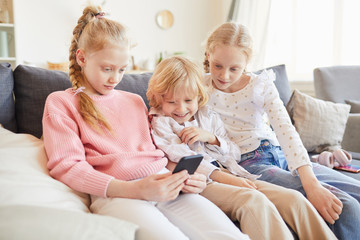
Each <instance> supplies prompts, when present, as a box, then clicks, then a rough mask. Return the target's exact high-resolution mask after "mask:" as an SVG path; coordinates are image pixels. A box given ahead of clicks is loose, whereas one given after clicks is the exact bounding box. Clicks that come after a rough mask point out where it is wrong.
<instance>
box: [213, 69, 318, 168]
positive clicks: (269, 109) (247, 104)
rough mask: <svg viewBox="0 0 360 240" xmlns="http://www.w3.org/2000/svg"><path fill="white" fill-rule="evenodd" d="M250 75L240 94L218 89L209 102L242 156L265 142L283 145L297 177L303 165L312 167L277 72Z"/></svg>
mask: <svg viewBox="0 0 360 240" xmlns="http://www.w3.org/2000/svg"><path fill="white" fill-rule="evenodd" d="M249 76H250V81H249V83H248V84H247V85H246V86H245V87H244V88H243V89H241V90H239V91H237V92H234V93H226V92H222V91H219V90H217V89H214V91H213V92H212V93H211V96H210V100H209V102H208V103H207V105H208V106H210V107H211V108H213V109H214V110H215V111H216V112H218V113H219V114H220V116H221V119H222V120H223V122H224V124H225V128H226V130H227V133H228V136H229V138H230V140H232V141H234V142H235V143H236V144H237V145H238V146H239V147H240V149H241V153H242V154H244V153H248V152H251V151H253V150H255V149H257V148H258V147H259V146H260V141H261V140H264V139H268V140H269V141H270V142H271V143H272V144H273V145H275V146H281V148H282V150H283V151H284V154H285V158H286V160H287V162H288V166H289V169H290V171H291V172H292V173H293V174H295V170H296V169H297V168H298V167H300V166H303V165H310V166H311V162H310V159H309V156H308V153H307V151H306V149H305V147H304V145H303V143H302V141H301V139H300V137H299V134H298V133H297V132H296V129H295V127H294V126H293V125H292V123H291V120H290V117H289V115H288V113H287V111H286V109H285V107H284V104H283V102H282V101H281V99H280V97H279V93H278V91H277V88H276V86H275V84H274V83H273V81H274V80H275V74H274V72H273V71H272V70H270V71H266V70H265V71H263V72H262V73H261V74H259V75H256V74H253V73H250V75H249ZM206 77H210V76H206ZM270 125H271V126H270ZM272 128H273V129H274V130H273V129H272Z"/></svg>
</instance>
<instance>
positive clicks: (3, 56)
mask: <svg viewBox="0 0 360 240" xmlns="http://www.w3.org/2000/svg"><path fill="white" fill-rule="evenodd" d="M0 1H1V4H0V7H1V8H2V9H5V10H7V11H5V13H6V12H8V16H7V17H5V18H4V16H5V15H4V16H3V15H2V21H3V22H1V23H0V62H1V63H4V62H8V63H10V64H11V65H12V66H13V68H14V67H16V64H17V60H16V49H15V24H14V15H13V10H14V9H13V1H14V0H5V1H4V0H0Z"/></svg>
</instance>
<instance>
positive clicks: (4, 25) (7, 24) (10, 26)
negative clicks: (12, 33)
mask: <svg viewBox="0 0 360 240" xmlns="http://www.w3.org/2000/svg"><path fill="white" fill-rule="evenodd" d="M13 27H14V24H12V23H0V29H2V28H13Z"/></svg>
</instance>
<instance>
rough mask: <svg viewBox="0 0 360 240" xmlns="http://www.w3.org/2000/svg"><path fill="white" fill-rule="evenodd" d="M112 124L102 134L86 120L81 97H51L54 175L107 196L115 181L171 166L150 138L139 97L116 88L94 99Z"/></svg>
mask: <svg viewBox="0 0 360 240" xmlns="http://www.w3.org/2000/svg"><path fill="white" fill-rule="evenodd" d="M91 98H92V99H93V100H94V102H95V104H96V106H97V107H98V108H99V110H100V111H101V112H102V114H103V115H104V116H105V118H106V119H107V120H108V122H109V123H110V125H111V126H112V132H111V133H110V132H109V131H105V132H104V133H98V132H96V131H95V130H94V129H92V128H91V127H90V126H89V125H88V124H87V123H86V122H84V120H83V119H82V117H81V115H80V113H79V111H78V109H79V96H77V95H74V93H73V92H72V90H71V89H67V90H65V91H61V92H55V93H52V94H50V95H49V97H48V98H47V100H46V103H45V109H44V116H43V136H44V144H45V150H46V153H47V156H48V158H49V162H48V168H49V169H50V174H51V175H52V176H53V177H54V178H55V179H58V180H60V181H62V182H63V183H65V184H67V185H68V186H70V187H71V188H73V189H75V190H77V191H80V192H85V193H88V194H94V195H97V196H102V197H106V191H107V187H108V184H109V182H110V181H111V180H112V179H113V178H116V179H120V180H125V181H129V180H134V179H139V178H143V177H146V176H148V175H151V174H154V173H157V172H159V171H160V170H161V169H163V168H164V167H165V166H166V164H167V159H166V158H165V157H164V153H163V152H162V151H161V150H159V149H156V147H155V145H154V144H153V141H152V138H151V135H150V129H149V128H150V126H149V122H148V118H147V109H146V106H145V104H144V102H143V100H142V99H141V97H140V96H138V95H136V94H132V93H129V92H125V91H118V90H114V91H112V92H111V93H110V94H108V95H103V96H91Z"/></svg>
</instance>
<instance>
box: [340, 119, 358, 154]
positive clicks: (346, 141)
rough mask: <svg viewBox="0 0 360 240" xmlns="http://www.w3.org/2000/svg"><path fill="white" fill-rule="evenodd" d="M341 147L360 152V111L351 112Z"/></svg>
mask: <svg viewBox="0 0 360 240" xmlns="http://www.w3.org/2000/svg"><path fill="white" fill-rule="evenodd" d="M341 147H342V148H343V149H345V150H348V151H351V152H357V153H360V113H350V114H349V118H348V121H347V123H346V128H345V133H344V137H343V141H342V143H341Z"/></svg>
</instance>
